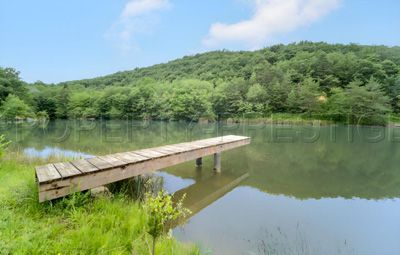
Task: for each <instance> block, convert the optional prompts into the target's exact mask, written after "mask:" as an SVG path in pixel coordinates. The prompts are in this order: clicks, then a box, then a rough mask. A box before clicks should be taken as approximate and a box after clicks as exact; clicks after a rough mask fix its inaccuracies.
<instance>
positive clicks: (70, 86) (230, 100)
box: [0, 42, 400, 123]
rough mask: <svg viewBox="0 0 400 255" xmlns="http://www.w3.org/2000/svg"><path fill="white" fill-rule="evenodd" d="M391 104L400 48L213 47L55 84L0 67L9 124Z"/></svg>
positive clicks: (398, 84)
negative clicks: (32, 120) (23, 78)
mask: <svg viewBox="0 0 400 255" xmlns="http://www.w3.org/2000/svg"><path fill="white" fill-rule="evenodd" d="M399 102H400V47H386V46H363V45H356V44H349V45H341V44H327V43H312V42H300V43H294V44H289V45H275V46H271V47H268V48H265V49H262V50H258V51H240V52H230V51H216V52H208V53H203V54H198V55H195V56H188V57H184V58H182V59H178V60H174V61H171V62H169V63H165V64H159V65H154V66H151V67H146V68H138V69H135V70H132V71H125V72H119V73H115V74H112V75H108V76H104V77H98V78H94V79H86V80H78V81H70V82H64V83H60V84H56V85H55V86H53V85H52V86H50V85H47V84H44V83H41V82H37V83H34V84H26V83H24V82H23V81H21V79H20V78H19V73H18V72H17V71H16V70H14V69H12V68H11V69H10V68H0V117H1V118H3V119H8V120H13V119H15V118H16V117H17V118H26V117H37V118H38V117H41V118H47V117H48V118H50V119H55V118H100V117H102V118H123V119H126V118H135V119H143V118H146V119H170V120H181V119H184V120H197V119H199V118H200V117H207V118H211V119H215V118H219V117H221V115H224V116H229V117H238V116H243V114H247V113H251V114H253V113H256V115H257V116H260V117H265V116H269V115H270V114H271V113H293V114H303V115H305V116H311V115H313V114H314V115H317V116H319V117H320V118H328V119H334V120H340V121H342V120H346V119H351V121H352V122H358V121H359V119H360V118H362V119H363V122H364V121H366V122H369V123H378V122H379V123H381V122H382V120H383V119H385V118H386V117H387V116H388V114H393V113H394V114H399V112H400V103H399ZM349 117H350V118H349Z"/></svg>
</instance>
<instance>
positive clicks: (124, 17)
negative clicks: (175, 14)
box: [106, 0, 171, 52]
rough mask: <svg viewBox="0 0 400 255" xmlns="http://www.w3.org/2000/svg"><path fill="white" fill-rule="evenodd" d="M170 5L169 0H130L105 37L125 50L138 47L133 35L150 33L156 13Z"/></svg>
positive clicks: (156, 19)
mask: <svg viewBox="0 0 400 255" xmlns="http://www.w3.org/2000/svg"><path fill="white" fill-rule="evenodd" d="M170 6H171V3H170V1H169V0H130V1H129V2H127V3H126V5H125V7H124V9H123V11H122V13H121V15H120V17H119V19H118V20H117V21H116V22H115V23H114V24H113V26H112V27H111V29H110V30H109V31H108V32H107V33H106V37H107V38H110V39H112V40H113V41H115V42H116V44H117V46H118V47H119V48H120V49H121V50H123V51H125V52H126V51H131V50H133V49H138V45H137V42H136V40H135V37H136V36H137V35H138V34H149V33H151V31H152V30H153V28H154V26H155V24H156V23H157V21H158V19H159V17H158V15H157V13H158V12H159V11H161V10H165V9H168V8H169V7H170Z"/></svg>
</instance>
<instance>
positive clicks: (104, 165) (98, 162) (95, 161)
mask: <svg viewBox="0 0 400 255" xmlns="http://www.w3.org/2000/svg"><path fill="white" fill-rule="evenodd" d="M87 161H88V162H89V163H90V164H92V165H94V166H95V167H97V168H98V169H101V170H105V169H110V168H113V167H114V166H113V165H111V164H110V163H108V162H107V161H105V160H103V159H101V158H99V157H94V158H89V159H87Z"/></svg>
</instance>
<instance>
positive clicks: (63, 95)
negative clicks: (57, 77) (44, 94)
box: [56, 85, 70, 119]
mask: <svg viewBox="0 0 400 255" xmlns="http://www.w3.org/2000/svg"><path fill="white" fill-rule="evenodd" d="M69 100H70V92H69V89H68V87H67V85H64V86H63V87H62V88H61V90H60V91H59V93H58V95H57V110H56V114H57V117H58V118H60V119H66V118H68V104H69Z"/></svg>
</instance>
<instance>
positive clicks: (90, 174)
mask: <svg viewBox="0 0 400 255" xmlns="http://www.w3.org/2000/svg"><path fill="white" fill-rule="evenodd" d="M249 143H250V138H249V137H244V136H235V135H228V136H221V137H215V138H209V139H204V140H198V141H194V142H186V143H179V144H173V145H166V146H161V147H156V148H151V149H143V150H137V151H131V152H123V153H116V154H111V155H106V156H98V157H93V158H88V159H81V160H75V161H71V162H62V163H55V164H47V165H44V166H38V167H36V180H37V182H38V186H39V202H44V201H46V200H52V199H55V198H60V197H64V196H66V195H68V194H71V193H73V192H77V191H84V190H89V189H92V188H96V187H99V186H102V185H106V184H109V183H113V182H116V181H120V180H124V179H128V178H132V177H135V176H138V175H142V174H148V173H151V172H153V171H156V170H160V169H163V168H166V167H170V166H173V165H177V164H180V163H183V162H186V161H190V160H195V162H196V165H197V166H199V165H201V164H202V159H201V158H202V157H204V156H208V155H214V170H215V171H217V172H219V171H221V152H223V151H226V150H230V149H234V148H237V147H240V146H244V145H247V144H249Z"/></svg>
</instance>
